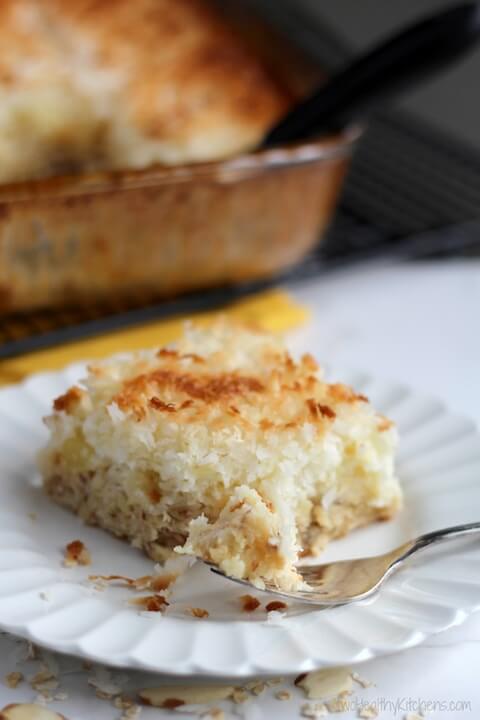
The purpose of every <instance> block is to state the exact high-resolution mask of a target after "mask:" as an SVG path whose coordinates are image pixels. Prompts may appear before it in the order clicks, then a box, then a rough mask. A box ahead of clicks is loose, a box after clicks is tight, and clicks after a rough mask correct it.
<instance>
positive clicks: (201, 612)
mask: <svg viewBox="0 0 480 720" xmlns="http://www.w3.org/2000/svg"><path fill="white" fill-rule="evenodd" d="M188 612H189V613H190V615H193V617H196V618H208V616H209V615H210V613H209V612H208V610H205V609H204V608H198V607H192V608H188Z"/></svg>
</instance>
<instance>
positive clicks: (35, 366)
mask: <svg viewBox="0 0 480 720" xmlns="http://www.w3.org/2000/svg"><path fill="white" fill-rule="evenodd" d="M219 315H224V316H226V317H230V318H232V319H235V320H237V321H240V322H247V323H254V324H255V325H257V326H258V327H261V328H263V329H264V330H269V331H272V332H284V331H286V330H289V329H291V328H294V327H297V326H299V325H302V324H303V323H305V321H306V320H307V319H308V317H309V313H308V311H307V309H306V308H304V307H303V306H302V305H299V304H298V303H297V302H296V301H295V300H293V299H292V298H291V297H290V295H288V294H287V293H285V292H282V291H281V290H269V291H266V292H263V293H259V294H258V295H254V296H251V297H249V298H247V299H244V300H240V301H238V302H236V303H233V304H232V305H229V306H227V307H225V308H222V310H221V311H211V312H205V313H198V314H195V315H194V316H193V317H194V319H195V321H196V322H201V323H208V322H211V321H212V320H213V319H215V317H218V316H219ZM185 319H186V317H185V316H183V317H178V316H177V317H174V318H170V319H168V320H161V321H159V322H151V323H148V324H145V325H142V326H135V327H133V328H128V329H125V330H119V331H116V332H111V333H108V334H105V335H101V336H99V337H94V338H89V339H86V340H79V341H78V342H73V343H68V344H65V345H62V346H59V347H58V346H57V347H54V348H50V349H48V350H40V351H38V352H35V353H31V354H28V355H21V356H20V357H17V358H12V359H11V360H4V361H1V362H0V385H5V384H8V383H13V382H18V381H19V380H21V379H22V378H24V377H25V376H26V375H29V374H30V373H33V372H39V371H42V370H57V369H59V368H61V367H63V366H65V365H68V364H69V363H71V362H75V361H76V360H90V359H94V358H101V357H106V356H108V355H112V354H113V353H116V352H123V351H129V350H137V349H140V348H148V347H156V346H160V345H164V344H165V343H169V342H172V341H173V340H175V339H176V338H177V337H179V335H180V334H181V331H182V324H183V322H184V321H185Z"/></svg>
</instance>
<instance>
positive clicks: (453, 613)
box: [0, 365, 480, 677]
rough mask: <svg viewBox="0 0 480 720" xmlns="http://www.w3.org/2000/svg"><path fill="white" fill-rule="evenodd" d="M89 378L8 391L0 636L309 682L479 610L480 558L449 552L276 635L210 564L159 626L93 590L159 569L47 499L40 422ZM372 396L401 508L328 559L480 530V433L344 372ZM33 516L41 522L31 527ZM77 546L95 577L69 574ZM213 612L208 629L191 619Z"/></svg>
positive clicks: (103, 658)
mask: <svg viewBox="0 0 480 720" xmlns="http://www.w3.org/2000/svg"><path fill="white" fill-rule="evenodd" d="M81 375H82V366H80V365H75V366H72V367H70V368H68V369H67V370H65V371H63V372H60V373H48V374H41V375H36V376H33V377H31V378H29V379H28V380H27V381H25V382H24V383H22V384H20V385H16V386H11V387H9V388H6V389H3V390H2V391H0V478H1V480H0V627H1V628H3V629H4V630H8V631H11V632H14V633H16V634H18V635H21V636H23V637H25V638H29V639H31V640H33V641H34V642H37V643H39V644H40V645H43V646H45V647H48V648H51V649H54V650H58V651H61V652H67V653H72V654H75V655H79V656H83V657H85V658H90V659H94V660H97V661H99V662H104V663H108V664H110V665H118V666H125V667H127V666H128V667H132V668H142V669H147V670H153V671H159V672H162V673H172V674H178V675H187V674H197V675H198V674H203V675H211V676H217V677H218V676H219V675H221V676H225V677H227V676H229V677H234V676H235V677H240V676H248V675H261V674H289V673H292V674H293V673H297V672H303V671H306V670H309V669H312V668H314V667H319V666H321V665H337V664H348V663H353V662H359V661H362V660H367V659H369V658H373V657H376V656H379V655H382V654H386V653H392V652H394V651H398V650H402V649H404V648H407V647H411V646H413V645H416V644H418V643H420V642H422V640H423V639H424V638H425V637H426V636H427V635H429V634H432V633H435V632H438V631H440V630H444V629H446V628H448V627H450V626H452V625H455V624H457V623H460V622H462V621H463V620H464V619H465V617H466V616H467V614H468V613H470V612H472V611H473V610H475V609H478V608H479V607H480V546H479V544H478V542H477V543H475V542H472V541H470V542H466V541H463V542H459V543H456V544H455V545H453V546H451V545H449V546H448V548H447V547H446V546H444V547H443V548H442V549H441V551H437V552H436V553H434V555H432V556H431V557H430V558H429V560H428V562H425V559H423V560H422V559H421V558H419V559H418V560H415V561H413V562H412V563H411V565H410V566H409V567H408V568H406V569H405V570H403V571H401V572H399V573H398V574H397V575H396V576H394V577H393V578H392V579H391V580H390V581H389V582H388V584H387V585H386V586H385V587H384V588H383V589H382V591H381V593H380V594H379V595H378V596H377V597H375V598H374V599H371V600H370V601H368V602H365V603H363V604H360V605H355V606H353V605H351V606H348V607H342V608H335V609H331V610H324V611H319V610H315V609H313V608H312V607H311V606H305V605H292V606H290V609H289V612H288V616H287V617H286V618H284V619H282V620H281V621H280V622H278V624H272V623H271V622H267V621H266V619H265V618H266V616H265V613H264V612H263V611H261V610H257V611H256V612H255V613H253V614H252V615H251V616H247V615H245V614H244V613H242V612H240V611H239V609H238V607H239V603H238V596H239V595H241V594H243V593H244V592H245V589H244V588H242V587H240V586H238V585H236V584H234V583H231V582H229V581H227V580H224V579H222V578H219V577H217V576H215V575H213V574H212V573H210V571H209V570H207V569H206V568H205V567H204V566H202V565H201V564H197V565H195V566H194V567H193V568H191V569H190V570H189V571H188V574H187V576H186V577H184V578H183V580H182V582H181V583H180V584H179V587H178V590H177V592H176V597H175V600H176V601H175V603H173V604H172V605H171V606H170V608H169V609H168V611H167V613H166V614H165V615H163V616H161V615H159V614H158V613H150V614H148V616H146V614H145V613H144V614H140V613H139V612H138V608H135V607H134V606H132V605H129V604H128V599H129V598H131V597H132V596H131V591H129V590H122V589H119V588H117V589H113V588H112V589H110V588H109V589H108V590H106V591H105V592H99V591H97V590H95V589H94V588H93V587H92V585H91V583H89V582H88V581H87V576H88V574H90V573H99V574H113V573H115V574H116V573H118V574H123V575H128V576H130V577H136V576H139V575H145V574H148V573H149V572H150V570H151V567H152V563H151V562H150V561H149V560H148V559H147V558H145V557H144V556H143V555H142V554H141V553H140V552H138V551H136V550H135V549H133V548H131V547H129V546H128V545H127V544H126V543H123V542H122V541H120V540H115V539H114V538H112V537H110V536H109V535H108V534H107V533H105V532H103V531H102V530H99V529H95V528H89V527H85V526H84V525H83V524H82V523H81V521H80V520H79V519H78V518H76V517H74V516H73V515H71V514H70V513H68V512H66V511H64V510H62V509H60V508H58V507H56V506H55V505H53V504H51V503H50V501H49V500H48V499H47V498H46V497H44V495H43V494H42V491H41V489H40V488H39V486H38V477H37V476H36V471H35V464H34V458H35V451H36V449H37V448H38V447H39V446H41V445H42V443H43V442H44V440H45V438H46V430H45V429H44V428H43V426H42V424H41V422H40V418H41V416H42V415H43V414H45V413H46V412H48V410H49V407H50V403H51V400H52V398H53V397H55V396H56V395H58V394H60V393H61V392H63V391H64V389H65V388H66V387H67V386H68V385H69V384H71V383H72V382H75V381H76V380H77V379H78V378H79V377H80V376H81ZM335 377H336V378H340V379H342V380H343V381H345V382H348V383H351V384H352V385H353V386H354V387H355V388H357V389H358V390H361V391H362V392H365V393H367V394H368V395H369V396H370V398H371V399H372V401H373V403H374V404H375V405H376V406H377V408H378V409H379V410H380V411H382V412H385V413H387V414H389V415H390V416H391V417H393V418H394V419H395V420H396V421H397V423H398V425H399V429H400V434H401V450H400V455H399V461H398V470H399V474H400V477H401V481H402V485H403V488H404V491H405V505H406V509H405V510H404V511H403V512H402V513H401V514H400V515H399V517H398V518H397V519H396V520H395V521H394V522H390V523H383V524H377V525H375V526H372V527H369V528H366V529H364V530H360V531H357V532H355V533H353V534H351V535H350V536H349V537H348V538H345V539H343V540H340V541H337V542H335V543H332V545H331V546H330V548H329V549H328V551H327V553H326V554H325V556H324V557H325V559H332V558H342V557H349V556H350V557H352V556H361V555H364V554H376V553H379V552H384V551H386V550H388V549H390V548H392V547H394V546H396V545H397V544H400V543H401V542H402V541H404V540H406V539H408V538H409V537H413V536H414V535H417V534H419V533H422V532H426V531H429V530H433V529H436V528H439V527H442V526H447V525H454V524H457V523H463V522H469V521H475V520H479V519H480V440H479V435H478V434H477V431H476V429H475V426H474V425H473V423H471V422H469V421H468V420H465V419H462V418H458V417H455V416H452V415H451V414H449V413H448V412H447V411H446V410H445V409H444V407H443V406H442V404H441V403H439V402H438V401H436V400H432V399H429V398H425V397H421V396H419V395H417V394H416V393H414V392H412V391H411V390H409V389H407V388H405V387H403V386H399V385H397V384H394V383H390V382H385V381H379V380H375V379H373V378H370V377H368V376H367V375H361V374H359V373H352V372H340V371H338V372H336V373H335ZM29 513H36V519H32V518H31V517H30V516H29ZM76 538H80V539H82V540H83V541H84V542H85V543H86V544H87V546H88V548H89V549H90V551H91V554H92V558H93V564H92V566H91V567H89V568H75V569H66V568H63V567H62V563H61V561H62V549H63V548H64V547H65V544H66V543H67V542H70V541H71V540H73V539H76ZM188 606H196V607H202V608H206V609H207V610H208V611H209V613H210V617H209V618H208V619H195V618H192V617H190V616H188V615H187V614H186V613H185V608H186V607H188Z"/></svg>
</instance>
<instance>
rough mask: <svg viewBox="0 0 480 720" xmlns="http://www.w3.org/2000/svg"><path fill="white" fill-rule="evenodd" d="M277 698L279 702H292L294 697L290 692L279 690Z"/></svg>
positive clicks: (276, 694)
mask: <svg viewBox="0 0 480 720" xmlns="http://www.w3.org/2000/svg"><path fill="white" fill-rule="evenodd" d="M275 697H276V698H277V700H290V699H291V697H292V694H291V693H289V692H288V690H279V691H278V692H276V693H275Z"/></svg>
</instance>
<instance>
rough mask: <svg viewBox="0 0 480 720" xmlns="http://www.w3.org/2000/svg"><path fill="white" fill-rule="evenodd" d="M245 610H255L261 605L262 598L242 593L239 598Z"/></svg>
mask: <svg viewBox="0 0 480 720" xmlns="http://www.w3.org/2000/svg"><path fill="white" fill-rule="evenodd" d="M239 600H240V602H241V604H242V611H243V612H253V611H254V610H256V609H257V608H258V607H260V605H261V603H260V600H259V599H258V598H256V597H254V596H253V595H241V596H240V598H239Z"/></svg>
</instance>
